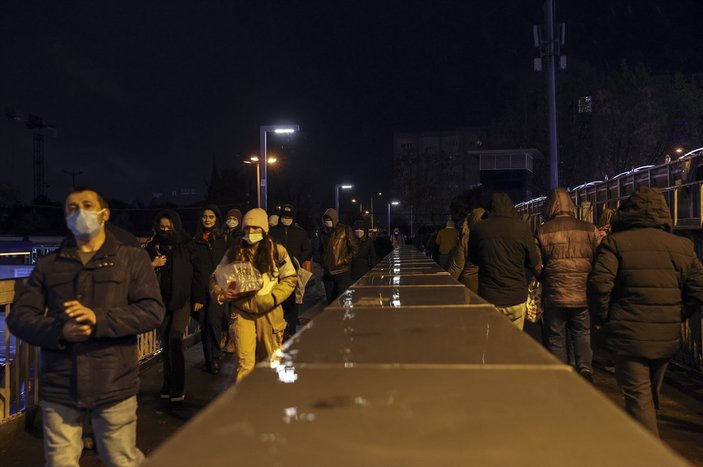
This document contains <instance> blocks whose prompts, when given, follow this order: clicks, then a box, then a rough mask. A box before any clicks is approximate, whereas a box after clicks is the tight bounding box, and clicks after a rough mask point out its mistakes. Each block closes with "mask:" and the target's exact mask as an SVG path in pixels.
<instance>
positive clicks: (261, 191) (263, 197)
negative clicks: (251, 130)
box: [256, 125, 300, 210]
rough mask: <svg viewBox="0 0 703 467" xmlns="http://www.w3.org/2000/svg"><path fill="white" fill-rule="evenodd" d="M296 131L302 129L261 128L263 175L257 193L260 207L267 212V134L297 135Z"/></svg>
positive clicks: (260, 166) (260, 165) (283, 127)
mask: <svg viewBox="0 0 703 467" xmlns="http://www.w3.org/2000/svg"><path fill="white" fill-rule="evenodd" d="M296 131H300V127H299V126H298V125H263V126H260V127H259V151H260V154H259V160H258V162H259V169H258V170H259V172H260V173H261V175H260V176H257V179H258V182H259V187H258V188H257V190H256V192H257V194H258V197H259V207H260V208H262V209H264V210H266V205H267V201H268V199H267V185H268V184H267V179H268V171H267V170H266V166H267V164H268V162H267V153H266V134H267V133H272V132H273V133H276V134H279V135H280V134H292V133H295V132H296Z"/></svg>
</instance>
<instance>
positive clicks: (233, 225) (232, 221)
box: [227, 219, 239, 229]
mask: <svg viewBox="0 0 703 467" xmlns="http://www.w3.org/2000/svg"><path fill="white" fill-rule="evenodd" d="M238 225H239V221H238V220H237V219H227V227H229V228H230V229H235V228H237V226H238Z"/></svg>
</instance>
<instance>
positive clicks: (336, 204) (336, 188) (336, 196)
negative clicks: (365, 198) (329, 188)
mask: <svg viewBox="0 0 703 467" xmlns="http://www.w3.org/2000/svg"><path fill="white" fill-rule="evenodd" d="M340 188H341V189H342V190H351V189H352V188H354V185H350V184H348V183H337V184H336V185H335V186H334V209H335V210H336V211H337V216H339V189H340Z"/></svg>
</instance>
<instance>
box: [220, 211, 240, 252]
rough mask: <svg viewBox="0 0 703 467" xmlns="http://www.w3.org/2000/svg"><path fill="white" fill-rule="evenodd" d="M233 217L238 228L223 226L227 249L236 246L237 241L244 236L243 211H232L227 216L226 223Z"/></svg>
mask: <svg viewBox="0 0 703 467" xmlns="http://www.w3.org/2000/svg"><path fill="white" fill-rule="evenodd" d="M230 216H233V217H235V218H236V219H237V227H235V228H234V229H230V228H229V227H227V225H223V227H222V231H223V232H224V233H225V243H227V249H229V248H230V247H231V246H232V245H234V244H235V243H236V242H237V240H239V238H240V237H241V236H242V211H240V210H239V209H230V210H229V211H227V214H226V215H225V218H224V222H226V221H227V219H228V218H229V217H230Z"/></svg>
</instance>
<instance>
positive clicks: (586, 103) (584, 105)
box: [579, 96, 593, 114]
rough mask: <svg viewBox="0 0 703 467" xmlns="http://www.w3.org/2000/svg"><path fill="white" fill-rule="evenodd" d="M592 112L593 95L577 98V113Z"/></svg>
mask: <svg viewBox="0 0 703 467" xmlns="http://www.w3.org/2000/svg"><path fill="white" fill-rule="evenodd" d="M590 112H593V97H592V96H585V97H581V98H580V99H579V113H580V114H583V113H590Z"/></svg>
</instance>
